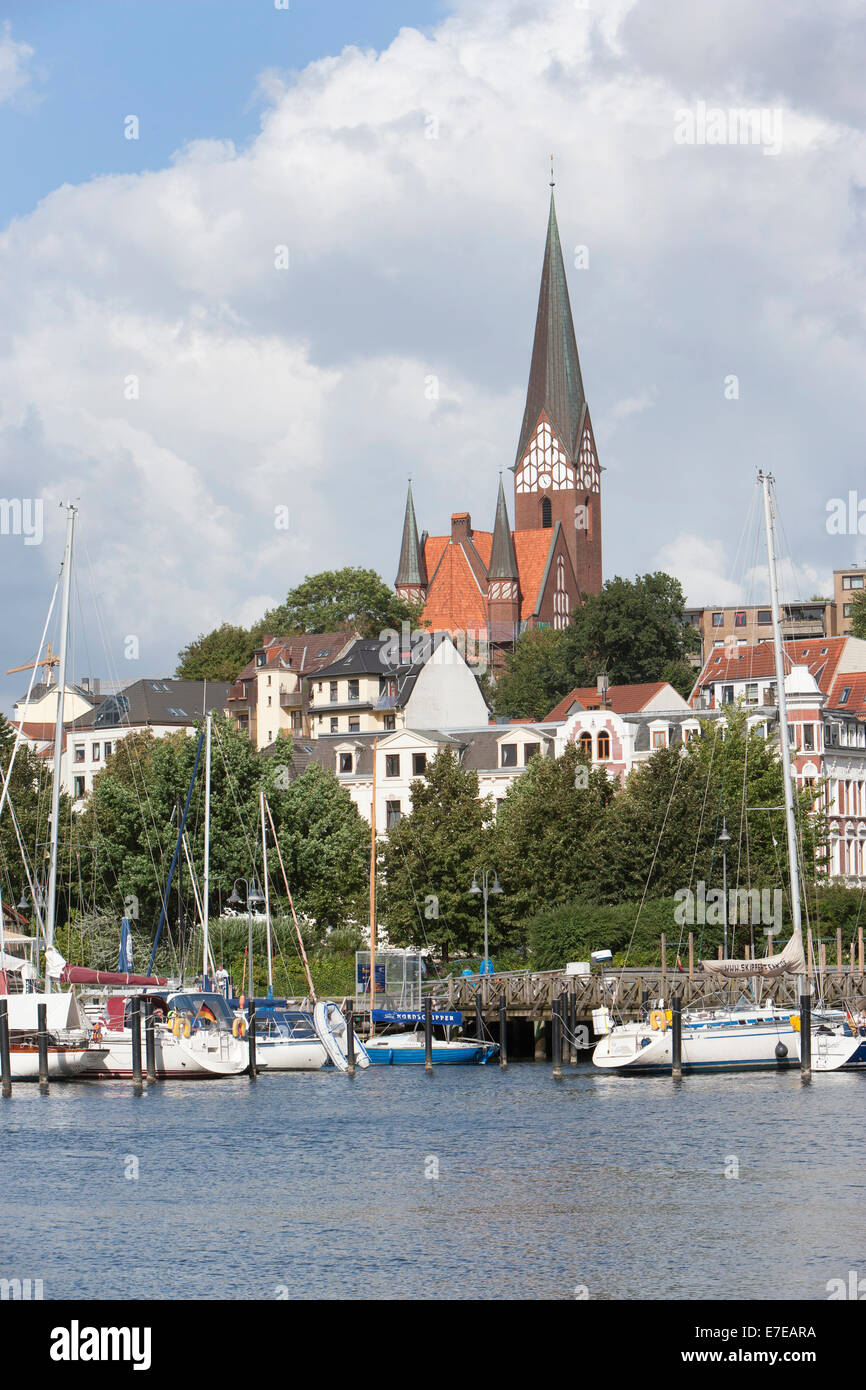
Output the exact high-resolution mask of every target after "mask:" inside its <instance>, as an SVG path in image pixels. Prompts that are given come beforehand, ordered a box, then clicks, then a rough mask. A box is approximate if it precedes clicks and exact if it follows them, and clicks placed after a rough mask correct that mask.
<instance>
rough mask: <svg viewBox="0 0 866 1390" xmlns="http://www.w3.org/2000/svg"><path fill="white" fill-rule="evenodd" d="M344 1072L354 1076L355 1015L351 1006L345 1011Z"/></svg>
mask: <svg viewBox="0 0 866 1390" xmlns="http://www.w3.org/2000/svg"><path fill="white" fill-rule="evenodd" d="M346 1064H347V1065H346V1070H347V1072H348V1074H349V1076H354V1075H355V1015H354V1012H353V1010H352V1006H351V1004H350V1005H349V1006H348V1007H347V1009H346Z"/></svg>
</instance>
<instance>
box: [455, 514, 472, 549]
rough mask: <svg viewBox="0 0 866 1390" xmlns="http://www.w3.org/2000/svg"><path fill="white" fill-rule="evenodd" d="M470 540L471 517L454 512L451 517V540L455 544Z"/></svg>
mask: <svg viewBox="0 0 866 1390" xmlns="http://www.w3.org/2000/svg"><path fill="white" fill-rule="evenodd" d="M471 539H472V517H471V516H470V515H469V513H468V512H454V513H453V514H452V516H451V540H452V542H454V543H455V544H459V542H460V541H467V540H471Z"/></svg>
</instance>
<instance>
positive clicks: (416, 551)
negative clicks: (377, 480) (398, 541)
mask: <svg viewBox="0 0 866 1390" xmlns="http://www.w3.org/2000/svg"><path fill="white" fill-rule="evenodd" d="M394 584H395V588H396V589H397V592H398V594H399V595H400V597H401V598H418V597H421V596H422V595H421V594H420V593H419V592H417V591H419V590H423V589H425V588H426V587H427V566H426V564H425V563H424V551H423V550H422V548H421V544H420V542H419V540H418V525H417V523H416V521H415V504H414V502H413V501H412V479H411V478H410V479H409V491H408V494H407V497H406V515H405V517H404V518H403V543H402V545H401V546H400V564H399V566H398V569H397V578H396V580H395V581H394Z"/></svg>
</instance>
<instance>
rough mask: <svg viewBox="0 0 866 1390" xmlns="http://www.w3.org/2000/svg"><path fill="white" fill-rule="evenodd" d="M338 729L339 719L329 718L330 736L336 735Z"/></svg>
mask: <svg viewBox="0 0 866 1390" xmlns="http://www.w3.org/2000/svg"><path fill="white" fill-rule="evenodd" d="M339 728H340V721H339V719H335V718H334V717H333V716H332V717H331V733H332V734H336V733H337V732H338V731H339Z"/></svg>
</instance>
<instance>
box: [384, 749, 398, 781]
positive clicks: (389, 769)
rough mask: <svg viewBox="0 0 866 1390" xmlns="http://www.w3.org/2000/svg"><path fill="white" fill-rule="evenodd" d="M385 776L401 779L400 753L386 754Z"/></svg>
mask: <svg viewBox="0 0 866 1390" xmlns="http://www.w3.org/2000/svg"><path fill="white" fill-rule="evenodd" d="M385 776H386V777H399V776H400V754H399V753H386V754H385Z"/></svg>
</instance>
